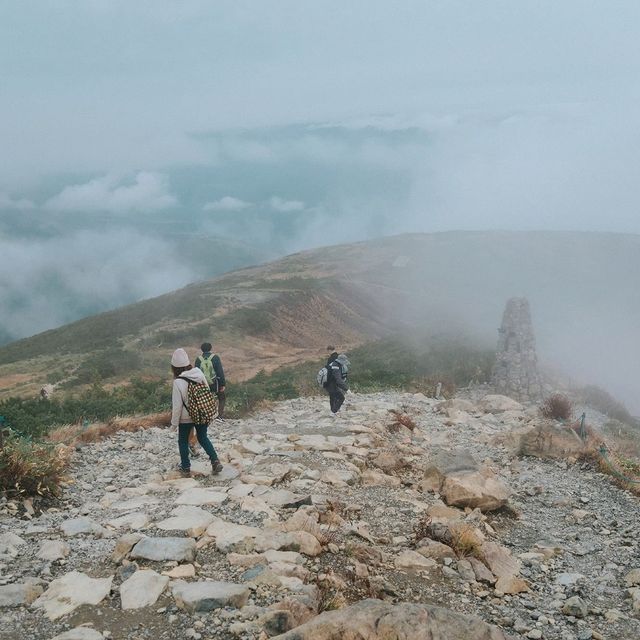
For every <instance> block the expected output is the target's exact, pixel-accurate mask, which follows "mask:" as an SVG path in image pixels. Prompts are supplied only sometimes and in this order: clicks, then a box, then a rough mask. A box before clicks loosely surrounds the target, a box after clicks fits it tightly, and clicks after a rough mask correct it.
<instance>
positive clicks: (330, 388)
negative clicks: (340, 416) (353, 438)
mask: <svg viewBox="0 0 640 640" xmlns="http://www.w3.org/2000/svg"><path fill="white" fill-rule="evenodd" d="M350 366H351V362H349V358H347V356H346V355H345V354H344V353H341V354H340V355H338V353H337V352H336V351H334V352H333V353H332V354H331V355H330V356H329V359H328V360H327V364H326V367H327V382H326V385H325V389H326V390H327V393H328V394H329V405H330V407H331V412H332V413H333V414H336V413H338V411H340V407H341V406H342V403H343V402H344V396H345V393H346V392H347V391H348V390H349V382H348V381H347V377H348V374H349V367H350Z"/></svg>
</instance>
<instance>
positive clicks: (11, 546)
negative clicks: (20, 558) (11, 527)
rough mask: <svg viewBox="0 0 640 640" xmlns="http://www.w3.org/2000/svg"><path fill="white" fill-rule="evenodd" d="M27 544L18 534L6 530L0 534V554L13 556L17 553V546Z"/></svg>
mask: <svg viewBox="0 0 640 640" xmlns="http://www.w3.org/2000/svg"><path fill="white" fill-rule="evenodd" d="M25 544H27V543H26V542H25V541H24V540H23V539H22V538H21V537H20V536H18V535H16V534H15V533H12V532H11V531H7V533H3V534H2V535H0V556H4V555H7V556H11V557H13V558H15V557H16V556H17V555H18V548H19V547H22V546H23V545H25Z"/></svg>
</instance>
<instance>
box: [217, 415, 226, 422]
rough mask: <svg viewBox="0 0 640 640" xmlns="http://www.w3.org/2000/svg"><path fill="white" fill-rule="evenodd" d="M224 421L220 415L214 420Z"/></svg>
mask: <svg viewBox="0 0 640 640" xmlns="http://www.w3.org/2000/svg"><path fill="white" fill-rule="evenodd" d="M224 421H225V420H224V418H223V417H222V416H218V417H217V418H216V422H224Z"/></svg>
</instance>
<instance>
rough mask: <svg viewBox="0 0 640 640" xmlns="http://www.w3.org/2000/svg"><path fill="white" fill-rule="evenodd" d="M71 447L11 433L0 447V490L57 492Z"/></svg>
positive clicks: (50, 493)
mask: <svg viewBox="0 0 640 640" xmlns="http://www.w3.org/2000/svg"><path fill="white" fill-rule="evenodd" d="M70 456H71V450H70V449H69V448H68V447H65V446H63V445H53V444H46V443H38V442H32V441H30V440H29V439H28V438H21V437H20V436H17V435H14V434H11V435H8V436H6V437H5V438H4V439H3V442H2V446H1V447H0V491H3V492H6V493H7V494H8V495H16V496H33V495H40V496H57V495H58V493H59V491H60V485H61V483H62V481H63V480H64V478H65V472H66V470H67V467H68V465H69V459H70Z"/></svg>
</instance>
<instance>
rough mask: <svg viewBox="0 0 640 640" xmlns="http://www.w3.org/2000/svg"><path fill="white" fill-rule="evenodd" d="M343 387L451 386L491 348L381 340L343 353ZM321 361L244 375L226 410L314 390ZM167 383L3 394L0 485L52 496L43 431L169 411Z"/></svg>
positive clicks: (109, 357) (119, 363) (118, 360)
mask: <svg viewBox="0 0 640 640" xmlns="http://www.w3.org/2000/svg"><path fill="white" fill-rule="evenodd" d="M132 355H134V354H131V353H130V352H127V351H125V350H122V349H120V350H118V349H108V350H105V351H104V352H101V353H99V354H97V355H96V356H95V357H94V358H93V359H89V360H88V361H85V362H83V364H82V365H81V369H82V370H83V371H85V372H86V373H95V374H97V375H99V376H104V377H108V376H109V375H111V374H112V373H113V371H114V370H115V369H114V367H115V368H117V367H124V368H125V369H127V368H129V369H130V368H131V366H132V363H131V362H130V361H129V358H130V357H131V356H132ZM349 358H350V359H351V361H352V363H353V370H352V372H351V373H350V375H349V380H350V383H351V388H352V389H353V390H354V391H359V392H372V391H382V390H385V389H409V390H414V391H426V392H432V391H433V389H434V388H435V383H436V381H440V382H442V383H443V384H445V385H446V388H447V389H449V390H450V392H451V391H452V390H453V389H455V385H463V384H464V385H466V384H468V383H469V381H470V380H472V379H479V380H484V379H486V378H487V377H488V375H489V372H490V370H491V366H492V363H493V353H492V352H490V351H483V350H478V349H475V348H473V347H470V346H465V345H464V344H462V343H460V342H453V341H451V342H447V341H440V342H438V343H425V344H420V343H417V344H416V343H413V344H410V343H408V342H405V341H402V340H399V339H397V340H383V341H379V342H374V343H370V344H367V345H364V346H362V347H359V348H357V349H354V350H353V351H350V352H349ZM323 364H324V362H322V361H321V360H318V361H313V362H305V363H302V364H299V365H296V366H291V367H282V368H280V369H277V370H275V371H273V372H271V373H266V372H264V371H261V372H260V373H258V374H257V375H256V376H254V377H253V378H252V379H251V380H248V381H246V382H241V383H238V384H233V383H231V384H230V385H229V388H228V392H227V415H228V416H229V417H241V416H242V415H246V414H247V413H249V412H251V411H253V410H255V409H256V408H257V407H259V406H260V404H262V403H263V402H265V401H267V402H268V401H276V400H286V399H290V398H297V397H299V396H304V395H313V394H321V393H322V390H321V389H320V388H319V387H318V386H317V384H316V380H315V377H316V373H317V372H318V369H319V368H320V367H321V366H322V365H323ZM170 398H171V388H170V380H169V379H168V378H165V379H154V380H141V379H134V380H132V381H131V383H130V384H128V385H126V386H119V387H116V388H113V389H110V390H109V389H105V388H103V387H102V386H101V385H100V383H99V382H95V383H94V384H93V386H92V387H90V388H89V389H88V390H87V391H84V392H83V393H82V394H81V395H78V394H73V393H69V394H68V395H66V396H61V397H59V398H58V397H53V398H52V399H50V400H41V399H35V398H34V399H22V398H10V399H8V400H3V401H0V415H1V416H3V417H4V419H5V421H6V424H7V425H8V426H9V427H10V429H5V433H6V437H5V442H4V446H3V447H0V490H6V491H11V492H17V493H25V494H28V493H49V494H51V493H55V490H56V487H57V486H58V483H59V482H60V480H61V479H62V473H63V470H64V466H65V464H64V463H63V457H62V454H61V452H60V449H59V448H55V447H53V446H52V445H50V444H49V443H47V442H46V435H47V433H48V431H49V430H50V429H52V428H53V427H56V426H60V425H67V424H85V423H92V422H106V421H108V420H110V419H112V418H114V417H115V416H126V415H140V414H147V413H154V412H162V411H167V410H169V409H170Z"/></svg>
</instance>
